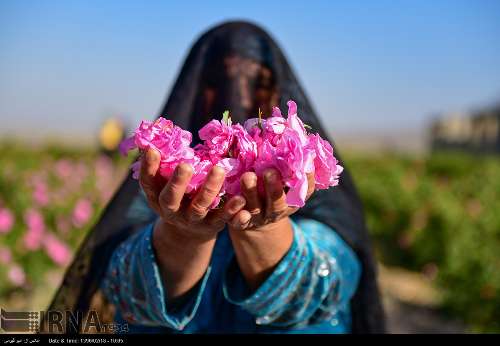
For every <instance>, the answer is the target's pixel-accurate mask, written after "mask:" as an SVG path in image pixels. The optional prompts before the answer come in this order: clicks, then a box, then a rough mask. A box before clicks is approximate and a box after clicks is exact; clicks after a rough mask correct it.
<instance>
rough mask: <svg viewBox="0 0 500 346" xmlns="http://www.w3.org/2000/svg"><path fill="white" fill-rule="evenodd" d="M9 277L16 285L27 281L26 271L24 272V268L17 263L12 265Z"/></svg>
mask: <svg viewBox="0 0 500 346" xmlns="http://www.w3.org/2000/svg"><path fill="white" fill-rule="evenodd" d="M7 277H8V278H9V281H10V282H11V283H12V284H13V285H14V286H18V287H19V286H22V285H24V284H25V283H26V273H25V272H24V269H23V268H22V267H21V266H19V265H17V264H14V265H13V266H12V267H10V269H9V272H8V273H7Z"/></svg>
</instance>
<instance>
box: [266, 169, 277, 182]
mask: <svg viewBox="0 0 500 346" xmlns="http://www.w3.org/2000/svg"><path fill="white" fill-rule="evenodd" d="M277 178H278V177H277V174H276V172H275V171H268V172H266V180H267V181H268V182H270V183H274V182H275V181H276V179H277Z"/></svg>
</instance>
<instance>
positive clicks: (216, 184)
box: [186, 166, 224, 222]
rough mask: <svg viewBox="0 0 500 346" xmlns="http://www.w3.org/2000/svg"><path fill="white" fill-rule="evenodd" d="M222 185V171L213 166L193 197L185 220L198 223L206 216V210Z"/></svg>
mask: <svg viewBox="0 0 500 346" xmlns="http://www.w3.org/2000/svg"><path fill="white" fill-rule="evenodd" d="M223 183H224V170H223V169H222V168H220V167H218V166H214V167H213V168H212V169H211V170H210V173H208V176H207V179H206V181H205V183H204V184H203V186H202V187H201V189H200V191H198V193H197V194H196V195H195V196H194V198H193V200H192V202H191V204H190V206H189V208H188V210H187V211H186V212H187V214H186V218H187V219H188V220H189V221H191V222H196V221H200V220H201V219H203V218H204V217H205V215H207V213H208V210H209V209H208V208H209V207H210V205H211V204H212V202H213V201H214V199H215V197H217V195H218V194H219V191H220V189H221V188H222V184H223Z"/></svg>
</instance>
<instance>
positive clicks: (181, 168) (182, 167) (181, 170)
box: [175, 163, 191, 177]
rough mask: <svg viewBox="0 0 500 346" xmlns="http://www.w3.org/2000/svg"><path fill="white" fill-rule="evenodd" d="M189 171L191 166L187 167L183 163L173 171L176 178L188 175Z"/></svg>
mask: <svg viewBox="0 0 500 346" xmlns="http://www.w3.org/2000/svg"><path fill="white" fill-rule="evenodd" d="M190 170H191V166H189V165H187V164H185V163H181V164H179V165H178V166H177V168H176V169H175V174H176V176H178V177H182V176H184V175H187V174H189V172H190Z"/></svg>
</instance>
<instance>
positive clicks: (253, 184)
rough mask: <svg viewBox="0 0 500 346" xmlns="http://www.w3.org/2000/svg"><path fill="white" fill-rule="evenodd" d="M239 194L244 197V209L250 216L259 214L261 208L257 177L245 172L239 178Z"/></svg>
mask: <svg viewBox="0 0 500 346" xmlns="http://www.w3.org/2000/svg"><path fill="white" fill-rule="evenodd" d="M240 184H241V192H242V194H243V197H245V200H246V201H247V203H246V209H247V210H248V212H249V213H250V214H252V215H257V214H260V212H261V210H262V206H261V203H260V199H259V193H258V190H257V175H255V173H253V172H246V173H244V174H243V175H242V176H241V180H240Z"/></svg>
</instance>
